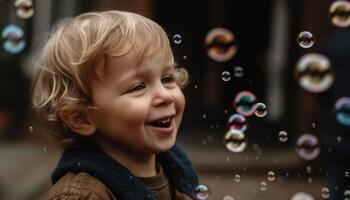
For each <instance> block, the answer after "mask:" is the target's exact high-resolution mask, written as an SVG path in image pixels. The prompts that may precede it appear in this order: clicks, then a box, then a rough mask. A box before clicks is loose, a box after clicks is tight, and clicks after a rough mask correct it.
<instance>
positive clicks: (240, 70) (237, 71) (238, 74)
mask: <svg viewBox="0 0 350 200" xmlns="http://www.w3.org/2000/svg"><path fill="white" fill-rule="evenodd" d="M233 72H234V76H235V77H236V78H241V77H242V76H243V74H244V71H243V67H241V66H236V67H234V69H233Z"/></svg>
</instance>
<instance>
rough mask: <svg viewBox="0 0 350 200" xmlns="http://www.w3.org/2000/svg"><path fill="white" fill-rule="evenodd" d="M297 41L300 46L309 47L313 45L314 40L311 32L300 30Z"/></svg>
mask: <svg viewBox="0 0 350 200" xmlns="http://www.w3.org/2000/svg"><path fill="white" fill-rule="evenodd" d="M297 42H298V44H299V46H301V47H302V48H310V47H312V46H313V45H314V43H315V40H314V36H313V35H312V33H310V32H309V31H302V32H300V33H299V34H298V38H297Z"/></svg>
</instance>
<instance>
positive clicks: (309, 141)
mask: <svg viewBox="0 0 350 200" xmlns="http://www.w3.org/2000/svg"><path fill="white" fill-rule="evenodd" d="M295 149H296V152H297V154H298V155H299V157H300V158H302V159H304V160H313V159H315V158H316V157H317V156H318V155H319V154H320V151H321V149H320V146H319V142H318V139H317V137H316V136H314V135H312V134H307V133H306V134H303V135H301V136H300V137H299V138H298V139H297V143H296V148H295Z"/></svg>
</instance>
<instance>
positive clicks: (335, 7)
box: [329, 0, 350, 28]
mask: <svg viewBox="0 0 350 200" xmlns="http://www.w3.org/2000/svg"><path fill="white" fill-rule="evenodd" d="M329 13H330V17H331V21H332V23H333V24H334V25H335V26H337V27H341V28H345V27H348V26H349V25H350V2H348V1H343V0H339V1H334V2H333V3H332V5H331V6H330V8H329Z"/></svg>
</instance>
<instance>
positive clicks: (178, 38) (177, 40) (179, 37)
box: [173, 34, 182, 44]
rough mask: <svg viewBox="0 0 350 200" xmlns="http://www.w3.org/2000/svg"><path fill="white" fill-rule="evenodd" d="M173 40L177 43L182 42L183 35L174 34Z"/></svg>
mask: <svg viewBox="0 0 350 200" xmlns="http://www.w3.org/2000/svg"><path fill="white" fill-rule="evenodd" d="M173 40H174V43H175V44H180V43H181V42H182V37H181V35H180V34H175V35H174V36H173Z"/></svg>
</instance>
